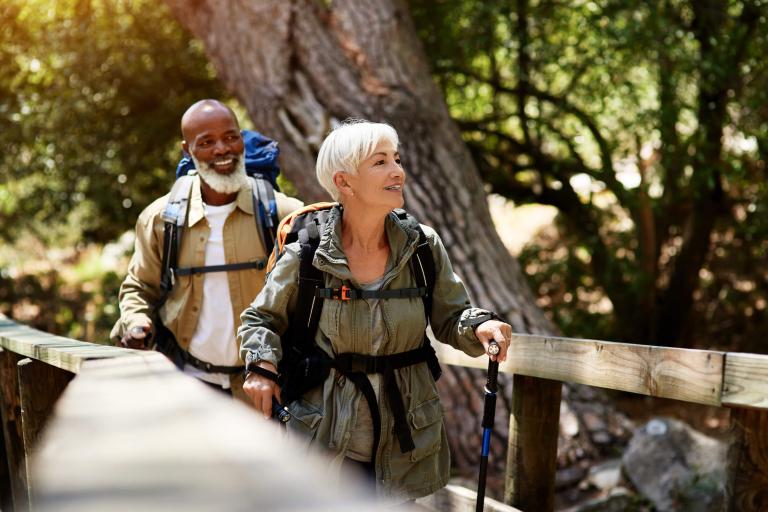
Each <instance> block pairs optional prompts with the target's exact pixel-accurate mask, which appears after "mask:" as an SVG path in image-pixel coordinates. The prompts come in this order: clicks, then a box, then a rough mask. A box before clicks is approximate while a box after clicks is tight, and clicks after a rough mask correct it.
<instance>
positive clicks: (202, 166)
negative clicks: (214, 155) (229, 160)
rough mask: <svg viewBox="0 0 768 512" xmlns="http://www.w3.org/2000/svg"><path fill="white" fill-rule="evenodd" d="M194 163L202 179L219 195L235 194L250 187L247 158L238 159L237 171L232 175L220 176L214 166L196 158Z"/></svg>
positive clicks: (240, 157) (193, 159)
mask: <svg viewBox="0 0 768 512" xmlns="http://www.w3.org/2000/svg"><path fill="white" fill-rule="evenodd" d="M192 161H193V162H194V163H195V169H197V173H198V174H199V175H200V178H201V179H202V180H203V181H204V182H205V183H206V184H207V185H208V186H209V187H211V188H212V189H213V190H215V191H216V192H218V193H219V194H234V193H236V192H239V191H240V190H241V189H243V188H245V187H247V186H248V175H247V174H246V173H245V157H244V156H243V155H240V156H238V157H237V163H236V164H235V170H234V171H232V172H231V173H230V174H219V173H218V172H216V170H215V169H214V168H213V166H211V165H209V164H207V163H206V162H200V161H199V160H198V159H197V158H195V157H194V156H193V157H192Z"/></svg>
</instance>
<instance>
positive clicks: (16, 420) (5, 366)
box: [0, 350, 29, 511]
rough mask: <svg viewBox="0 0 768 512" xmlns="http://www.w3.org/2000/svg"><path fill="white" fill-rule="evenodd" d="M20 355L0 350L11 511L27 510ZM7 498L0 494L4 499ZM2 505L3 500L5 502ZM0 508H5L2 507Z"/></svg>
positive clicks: (0, 401)
mask: <svg viewBox="0 0 768 512" xmlns="http://www.w3.org/2000/svg"><path fill="white" fill-rule="evenodd" d="M19 359H20V358H19V356H18V355H17V354H15V353H13V352H11V351H9V350H3V351H0V413H1V415H2V420H3V439H4V440H5V453H6V456H7V457H8V459H7V464H8V473H9V477H10V490H11V499H10V501H11V502H12V507H10V510H16V511H22V510H28V509H29V494H28V493H27V466H26V461H25V460H24V438H23V434H22V427H21V399H20V397H19V384H18V381H17V380H16V378H17V373H16V364H17V363H18V362H19ZM6 501H8V500H7V498H6V497H5V496H3V502H6ZM4 504H5V503H4ZM3 510H6V509H5V507H4V508H3Z"/></svg>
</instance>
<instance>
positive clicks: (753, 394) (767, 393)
mask: <svg viewBox="0 0 768 512" xmlns="http://www.w3.org/2000/svg"><path fill="white" fill-rule="evenodd" d="M722 403H723V405H729V406H739V407H760V408H768V356H766V355H758V354H738V353H734V352H729V353H728V355H727V356H726V359H725V372H724V376H723V398H722Z"/></svg>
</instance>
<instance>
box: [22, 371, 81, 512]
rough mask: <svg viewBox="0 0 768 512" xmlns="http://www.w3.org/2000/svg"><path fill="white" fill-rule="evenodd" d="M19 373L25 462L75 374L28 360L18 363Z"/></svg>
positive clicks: (31, 504)
mask: <svg viewBox="0 0 768 512" xmlns="http://www.w3.org/2000/svg"><path fill="white" fill-rule="evenodd" d="M17 373H18V383H19V398H20V405H21V426H22V434H23V436H22V437H23V439H24V457H25V460H29V457H30V454H31V453H33V451H34V449H35V447H36V445H37V441H38V438H39V436H40V432H41V431H42V429H43V427H44V426H45V424H46V422H47V420H48V418H49V416H50V415H51V412H52V411H53V406H54V404H55V403H56V400H58V399H59V396H61V393H63V392H64V388H66V387H67V384H68V383H69V381H70V380H72V377H74V374H73V373H70V372H67V371H65V370H61V369H59V368H56V367H55V366H51V365H49V364H46V363H42V362H40V361H35V360H33V359H29V358H25V359H22V360H21V361H19V363H18V365H17ZM26 469H27V489H31V488H32V486H33V485H34V482H33V481H32V479H31V476H30V474H29V464H27V465H26ZM30 496H31V491H30ZM30 507H31V508H34V504H33V503H30Z"/></svg>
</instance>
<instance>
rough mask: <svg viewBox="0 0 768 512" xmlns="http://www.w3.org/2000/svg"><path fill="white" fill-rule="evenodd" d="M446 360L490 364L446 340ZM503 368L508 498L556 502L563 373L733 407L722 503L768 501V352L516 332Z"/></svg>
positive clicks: (756, 506)
mask: <svg viewBox="0 0 768 512" xmlns="http://www.w3.org/2000/svg"><path fill="white" fill-rule="evenodd" d="M438 356H439V358H440V360H441V362H443V363H447V364H454V365H460V366H466V367H471V368H486V367H487V361H484V360H483V359H473V358H470V357H467V356H466V355H464V354H463V353H461V352H458V351H455V350H453V349H451V348H449V347H445V346H444V345H441V346H440V347H439V348H438ZM500 371H501V372H506V373H511V374H514V377H513V383H512V394H513V396H512V414H511V416H510V420H509V446H508V451H507V474H506V485H505V489H506V490H505V500H504V501H505V502H507V503H511V504H512V505H513V506H515V507H517V508H519V509H521V510H525V511H537V512H538V511H551V510H553V508H554V486H555V460H556V455H557V436H558V423H559V415H560V398H561V397H560V395H561V389H562V383H563V382H570V383H578V384H586V385H588V386H595V387H601V388H606V389H614V390H620V391H629V392H632V393H638V394H641V395H647V396H652V397H661V398H672V399H675V400H681V401H684V402H692V403H697V404H705V405H714V406H718V407H727V408H728V409H730V417H731V440H730V447H729V450H728V461H727V469H726V478H727V480H726V482H725V489H726V499H725V508H724V509H725V510H726V511H728V512H732V511H740V512H741V511H754V512H759V511H763V512H764V511H766V510H768V356H765V355H757V354H744V353H735V352H718V351H711V350H690V349H678V348H665V347H654V346H648V345H634V344H626V343H613V342H606V341H595V340H583V339H570V338H555V337H545V336H531V335H521V334H518V335H515V336H514V338H513V340H512V345H511V348H510V352H509V354H508V358H507V361H506V362H505V363H504V364H503V365H502V366H501V367H500Z"/></svg>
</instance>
